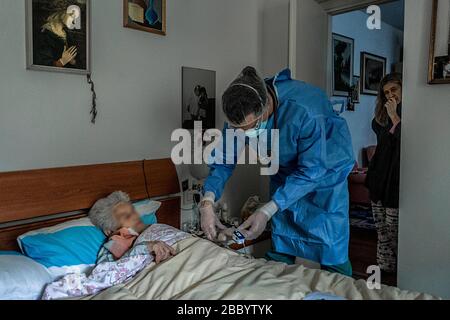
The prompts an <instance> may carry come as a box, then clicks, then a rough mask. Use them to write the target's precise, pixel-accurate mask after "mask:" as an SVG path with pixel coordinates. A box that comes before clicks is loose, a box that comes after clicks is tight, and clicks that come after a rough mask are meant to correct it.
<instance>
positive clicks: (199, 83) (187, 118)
mask: <svg viewBox="0 0 450 320" xmlns="http://www.w3.org/2000/svg"><path fill="white" fill-rule="evenodd" d="M182 78H183V97H182V101H183V106H182V107H183V111H182V113H183V114H182V116H183V129H187V130H193V129H194V124H195V122H196V121H201V122H202V128H203V130H208V129H214V128H215V127H216V72H215V71H210V70H203V69H196V68H187V67H183V70H182Z"/></svg>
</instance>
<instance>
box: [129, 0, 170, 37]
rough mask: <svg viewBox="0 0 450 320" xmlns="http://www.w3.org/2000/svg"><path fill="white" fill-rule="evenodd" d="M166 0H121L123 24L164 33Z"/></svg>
mask: <svg viewBox="0 0 450 320" xmlns="http://www.w3.org/2000/svg"><path fill="white" fill-rule="evenodd" d="M166 25H167V23H166V0H123V26H124V27H126V28H131V29H136V30H141V31H146V32H150V33H156V34H159V35H163V36H165V35H166Z"/></svg>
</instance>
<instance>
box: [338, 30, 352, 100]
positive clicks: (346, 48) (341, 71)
mask: <svg viewBox="0 0 450 320" xmlns="http://www.w3.org/2000/svg"><path fill="white" fill-rule="evenodd" d="M354 48H355V40H353V39H352V38H348V37H345V36H342V35H340V34H336V33H333V96H336V97H348V96H349V91H350V88H351V86H352V80H353V79H352V77H353V61H354Z"/></svg>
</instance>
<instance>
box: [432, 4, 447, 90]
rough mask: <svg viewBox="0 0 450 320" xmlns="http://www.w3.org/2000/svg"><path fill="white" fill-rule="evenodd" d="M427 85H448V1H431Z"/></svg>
mask: <svg viewBox="0 0 450 320" xmlns="http://www.w3.org/2000/svg"><path fill="white" fill-rule="evenodd" d="M431 21H432V22H431V39H430V57H429V63H428V64H429V65H428V83H429V84H445V83H450V0H433V9H432V19H431Z"/></svg>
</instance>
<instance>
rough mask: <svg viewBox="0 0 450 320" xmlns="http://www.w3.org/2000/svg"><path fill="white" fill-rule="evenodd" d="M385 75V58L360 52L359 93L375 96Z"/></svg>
mask: <svg viewBox="0 0 450 320" xmlns="http://www.w3.org/2000/svg"><path fill="white" fill-rule="evenodd" d="M385 76H386V58H384V57H380V56H377V55H374V54H371V53H367V52H361V77H362V79H361V94H367V95H372V96H376V95H378V87H379V85H380V82H381V80H383V78H384V77H385Z"/></svg>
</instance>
